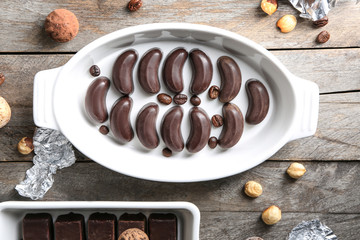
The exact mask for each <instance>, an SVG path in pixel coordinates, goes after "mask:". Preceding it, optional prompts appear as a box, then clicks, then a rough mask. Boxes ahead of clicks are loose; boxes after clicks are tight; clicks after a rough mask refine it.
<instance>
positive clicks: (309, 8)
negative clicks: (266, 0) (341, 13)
mask: <svg viewBox="0 0 360 240" xmlns="http://www.w3.org/2000/svg"><path fill="white" fill-rule="evenodd" d="M289 1H290V3H291V4H292V5H293V6H294V8H296V9H297V10H298V11H300V17H302V18H308V19H311V20H313V21H316V20H319V19H322V18H323V17H325V16H326V15H327V14H328V12H329V11H330V9H331V8H333V7H335V4H336V1H337V0H289Z"/></svg>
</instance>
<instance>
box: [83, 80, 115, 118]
mask: <svg viewBox="0 0 360 240" xmlns="http://www.w3.org/2000/svg"><path fill="white" fill-rule="evenodd" d="M109 87H110V80H109V79H108V78H107V77H98V78H97V79H95V80H94V81H93V82H92V83H91V84H90V86H89V87H88V89H87V92H86V97H85V109H86V112H87V114H88V115H89V116H90V118H91V119H92V120H94V121H96V122H99V123H103V122H105V121H106V120H107V119H108V113H107V110H106V94H107V92H108V90H109Z"/></svg>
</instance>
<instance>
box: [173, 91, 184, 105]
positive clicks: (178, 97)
mask: <svg viewBox="0 0 360 240" xmlns="http://www.w3.org/2000/svg"><path fill="white" fill-rule="evenodd" d="M186 102H187V96H186V95H185V94H182V93H179V94H176V95H175V96H174V103H176V104H177V105H183V104H184V103H186Z"/></svg>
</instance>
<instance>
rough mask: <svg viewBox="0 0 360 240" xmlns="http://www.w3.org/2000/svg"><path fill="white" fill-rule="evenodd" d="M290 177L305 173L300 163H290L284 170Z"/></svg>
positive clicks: (296, 177)
mask: <svg viewBox="0 0 360 240" xmlns="http://www.w3.org/2000/svg"><path fill="white" fill-rule="evenodd" d="M286 172H287V174H289V176H290V177H292V178H295V179H298V178H300V177H301V176H302V175H304V174H305V172H306V169H305V167H304V165H302V164H301V163H292V164H291V165H290V166H289V167H288V169H287V170H286Z"/></svg>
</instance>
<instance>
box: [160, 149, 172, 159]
mask: <svg viewBox="0 0 360 240" xmlns="http://www.w3.org/2000/svg"><path fill="white" fill-rule="evenodd" d="M162 154H163V155H164V157H171V155H172V151H171V150H170V149H169V148H164V149H163V150H162Z"/></svg>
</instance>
